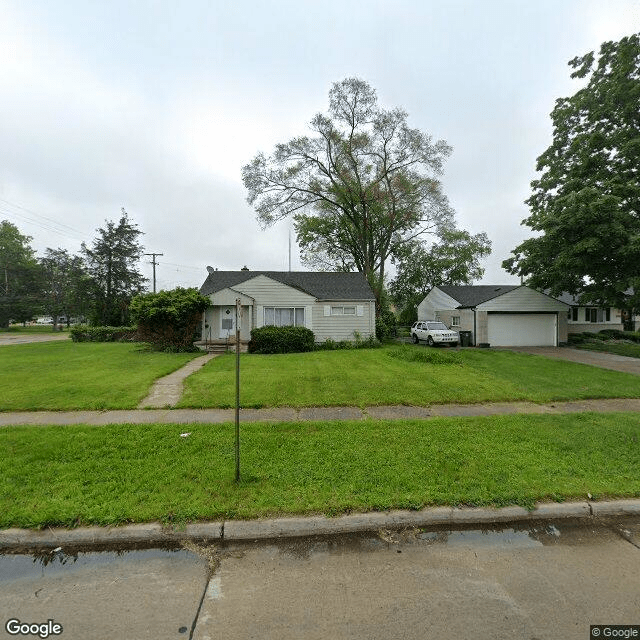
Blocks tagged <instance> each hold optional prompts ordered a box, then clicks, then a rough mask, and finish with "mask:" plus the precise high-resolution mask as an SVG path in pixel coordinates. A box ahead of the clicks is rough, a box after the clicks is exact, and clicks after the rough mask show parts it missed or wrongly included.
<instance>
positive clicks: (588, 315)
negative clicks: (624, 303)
mask: <svg viewBox="0 0 640 640" xmlns="http://www.w3.org/2000/svg"><path fill="white" fill-rule="evenodd" d="M610 319H611V309H610V308H609V307H607V308H606V309H597V308H595V307H587V308H586V309H585V320H586V321H587V322H609V321H610Z"/></svg>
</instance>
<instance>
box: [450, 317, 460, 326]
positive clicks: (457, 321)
mask: <svg viewBox="0 0 640 640" xmlns="http://www.w3.org/2000/svg"><path fill="white" fill-rule="evenodd" d="M451 326H452V327H459V326H460V316H452V317H451Z"/></svg>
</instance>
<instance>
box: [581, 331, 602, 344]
mask: <svg viewBox="0 0 640 640" xmlns="http://www.w3.org/2000/svg"><path fill="white" fill-rule="evenodd" d="M582 335H583V336H584V337H585V338H587V339H590V340H598V341H599V342H604V341H605V340H606V339H607V336H606V335H603V334H600V333H594V332H593V331H583V332H582Z"/></svg>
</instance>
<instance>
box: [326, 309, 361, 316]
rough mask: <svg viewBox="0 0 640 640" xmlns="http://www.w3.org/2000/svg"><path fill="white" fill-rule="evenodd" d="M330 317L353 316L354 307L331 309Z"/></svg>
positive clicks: (354, 313) (354, 312)
mask: <svg viewBox="0 0 640 640" xmlns="http://www.w3.org/2000/svg"><path fill="white" fill-rule="evenodd" d="M331 315H332V316H355V315H356V308H355V307H331Z"/></svg>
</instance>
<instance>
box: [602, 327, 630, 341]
mask: <svg viewBox="0 0 640 640" xmlns="http://www.w3.org/2000/svg"><path fill="white" fill-rule="evenodd" d="M599 333H600V334H602V335H605V336H607V337H608V338H615V339H616V340H620V339H623V338H624V333H625V332H624V331H620V329H601V330H600V332H599Z"/></svg>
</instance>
